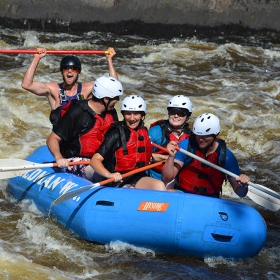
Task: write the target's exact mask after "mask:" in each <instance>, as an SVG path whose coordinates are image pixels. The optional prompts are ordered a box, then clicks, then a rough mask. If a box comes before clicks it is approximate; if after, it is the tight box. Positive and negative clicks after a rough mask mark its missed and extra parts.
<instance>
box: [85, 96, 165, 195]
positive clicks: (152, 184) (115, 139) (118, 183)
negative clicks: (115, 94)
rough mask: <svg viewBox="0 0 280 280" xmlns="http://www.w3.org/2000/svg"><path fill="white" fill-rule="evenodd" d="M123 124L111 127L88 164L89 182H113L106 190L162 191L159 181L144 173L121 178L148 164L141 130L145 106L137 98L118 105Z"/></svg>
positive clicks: (147, 147) (146, 142) (148, 147)
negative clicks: (136, 189) (119, 188)
mask: <svg viewBox="0 0 280 280" xmlns="http://www.w3.org/2000/svg"><path fill="white" fill-rule="evenodd" d="M121 113H122V115H123V118H124V119H123V121H120V122H118V123H115V124H113V125H112V126H111V127H110V129H109V130H108V132H107V133H106V135H105V137H104V141H103V142H102V144H101V145H100V147H99V149H98V150H97V152H96V153H95V154H94V156H93V157H92V159H91V161H90V165H91V167H92V168H93V169H94V171H95V173H94V175H93V178H92V181H94V182H99V181H101V180H104V178H114V182H113V183H112V184H110V186H114V187H123V186H129V187H135V188H140V189H153V190H161V191H166V187H165V185H164V183H163V182H162V181H159V180H156V179H154V178H150V177H148V176H147V175H146V173H145V172H139V173H136V174H134V175H132V176H130V177H127V178H124V179H123V178H122V174H123V173H126V172H129V171H132V170H134V169H137V168H139V167H143V166H146V165H148V164H149V162H150V159H151V155H152V145H151V142H150V139H149V135H148V131H147V128H146V127H145V126H144V117H145V115H146V103H145V101H144V100H143V99H142V98H141V97H140V96H138V95H130V96H127V97H126V98H125V99H124V100H123V101H122V105H121Z"/></svg>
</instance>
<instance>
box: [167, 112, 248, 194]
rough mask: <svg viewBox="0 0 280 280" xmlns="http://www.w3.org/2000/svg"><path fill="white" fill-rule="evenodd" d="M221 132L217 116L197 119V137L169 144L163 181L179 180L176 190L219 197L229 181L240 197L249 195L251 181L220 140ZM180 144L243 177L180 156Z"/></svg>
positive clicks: (210, 115)
mask: <svg viewBox="0 0 280 280" xmlns="http://www.w3.org/2000/svg"><path fill="white" fill-rule="evenodd" d="M219 133H220V120H219V118H218V117H217V116H215V115H213V114H211V113H204V114H202V115H200V116H199V117H198V118H196V120H195V122H194V125H193V134H192V135H191V136H190V137H189V138H188V139H185V140H183V141H181V142H180V143H179V144H177V143H176V142H175V141H171V142H170V143H169V144H168V145H167V149H168V151H169V156H168V159H167V161H166V163H165V165H164V167H163V168H162V180H163V182H165V183H167V182H170V181H172V180H174V178H178V185H177V186H176V189H179V190H181V191H183V192H186V193H193V194H199V195H204V196H209V197H216V198H219V196H220V193H221V191H222V185H223V182H224V181H225V180H226V179H228V180H229V182H230V184H231V186H232V188H233V190H234V192H235V193H236V194H237V195H238V196H239V197H244V196H246V194H247V192H248V182H249V181H250V178H249V177H248V176H247V175H245V174H241V172H240V169H239V166H238V162H237V159H236V157H235V156H234V154H233V153H232V152H231V151H230V150H229V149H228V148H227V147H226V143H225V141H224V140H222V139H220V138H218V135H219ZM177 145H178V146H179V148H181V149H182V150H188V151H189V152H191V153H193V154H195V155H196V156H198V157H200V158H203V159H204V160H207V161H209V162H211V163H213V164H215V165H220V166H222V167H223V168H224V169H226V170H228V171H230V172H232V173H234V174H238V175H239V177H237V178H234V177H230V176H226V175H225V174H224V173H222V172H221V171H220V170H218V169H216V168H213V167H210V166H209V165H207V164H205V163H201V161H199V160H197V159H193V158H192V157H189V156H187V155H185V154H184V153H182V152H180V151H178V152H177V153H176V146H177Z"/></svg>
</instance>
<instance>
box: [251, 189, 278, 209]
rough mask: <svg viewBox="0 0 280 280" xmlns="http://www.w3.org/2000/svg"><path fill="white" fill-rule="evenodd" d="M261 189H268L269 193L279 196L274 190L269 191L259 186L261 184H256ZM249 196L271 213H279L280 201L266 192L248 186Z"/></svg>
mask: <svg viewBox="0 0 280 280" xmlns="http://www.w3.org/2000/svg"><path fill="white" fill-rule="evenodd" d="M255 185H257V186H259V187H261V188H262V189H263V188H264V189H267V190H269V193H274V194H275V196H276V195H278V196H279V194H278V193H277V192H274V191H273V190H271V189H268V188H266V187H264V186H262V185H259V184H255ZM247 196H248V197H249V198H250V199H252V200H253V201H254V202H255V203H257V204H259V205H261V206H263V207H264V208H266V209H268V210H270V211H273V212H277V211H278V210H279V209H280V200H279V199H277V198H276V197H274V196H271V195H270V194H268V193H266V192H264V191H263V190H262V191H261V190H259V189H256V188H254V187H252V186H248V193H247Z"/></svg>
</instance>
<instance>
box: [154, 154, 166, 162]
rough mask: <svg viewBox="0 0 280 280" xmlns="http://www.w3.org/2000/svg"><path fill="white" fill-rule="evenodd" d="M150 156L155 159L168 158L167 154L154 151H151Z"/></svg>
mask: <svg viewBox="0 0 280 280" xmlns="http://www.w3.org/2000/svg"><path fill="white" fill-rule="evenodd" d="M152 156H153V158H154V160H155V161H162V160H166V159H167V158H168V155H163V154H156V153H153V154H152Z"/></svg>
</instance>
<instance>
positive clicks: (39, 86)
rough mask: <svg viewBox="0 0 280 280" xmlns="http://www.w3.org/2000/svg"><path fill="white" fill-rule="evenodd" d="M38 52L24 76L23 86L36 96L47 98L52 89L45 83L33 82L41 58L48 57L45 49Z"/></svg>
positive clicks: (39, 49)
mask: <svg viewBox="0 0 280 280" xmlns="http://www.w3.org/2000/svg"><path fill="white" fill-rule="evenodd" d="M37 52H38V53H35V54H34V58H33V60H32V62H31V64H30V65H29V67H28V69H27V71H26V73H25V75H24V78H23V80H22V84H21V86H22V88H24V89H26V90H28V91H30V92H32V93H34V94H36V95H39V96H47V95H48V94H50V93H51V91H50V88H49V87H48V86H47V85H46V84H44V83H41V82H34V81H33V79H34V75H35V71H36V69H37V66H38V64H39V62H40V60H41V58H42V57H44V56H45V55H46V50H45V49H44V48H37Z"/></svg>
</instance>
